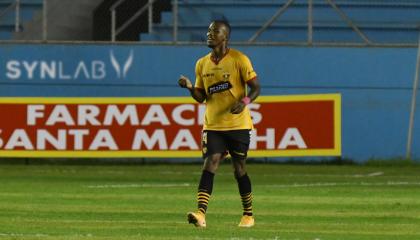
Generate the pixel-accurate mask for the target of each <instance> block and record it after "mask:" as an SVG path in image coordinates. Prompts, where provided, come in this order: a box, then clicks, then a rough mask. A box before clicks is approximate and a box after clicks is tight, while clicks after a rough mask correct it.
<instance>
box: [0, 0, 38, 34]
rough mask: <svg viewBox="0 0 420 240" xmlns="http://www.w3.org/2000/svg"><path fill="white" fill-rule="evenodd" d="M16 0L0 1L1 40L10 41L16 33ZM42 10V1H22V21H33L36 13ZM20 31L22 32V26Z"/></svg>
mask: <svg viewBox="0 0 420 240" xmlns="http://www.w3.org/2000/svg"><path fill="white" fill-rule="evenodd" d="M15 2H16V1H15V0H0V40H10V39H12V37H13V32H14V31H15V18H16V15H15V13H16V12H15V8H14V6H13V4H14V3H15ZM40 9H42V0H21V1H20V20H21V23H22V22H27V21H30V20H32V19H33V17H34V15H35V12H36V11H37V10H40ZM19 29H20V30H22V25H21V24H20V26H19Z"/></svg>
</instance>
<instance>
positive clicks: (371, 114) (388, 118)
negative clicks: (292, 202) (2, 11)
mask: <svg viewBox="0 0 420 240" xmlns="http://www.w3.org/2000/svg"><path fill="white" fill-rule="evenodd" d="M232 47H234V48H237V49H240V50H241V51H243V52H245V53H246V54H247V55H248V56H249V57H250V58H251V60H252V62H253V64H254V67H255V69H256V71H257V73H258V74H259V78H260V81H261V84H262V87H263V88H262V95H285V94H313V93H317V94H318V93H341V94H342V153H343V155H342V156H343V158H346V159H352V160H354V161H357V162H364V161H366V160H369V159H372V158H378V159H388V158H396V157H404V156H405V150H406V141H407V132H408V122H409V112H410V103H411V95H412V85H413V79H414V72H415V65H416V49H415V48H341V47H340V48H338V47H324V48H322V47H317V48H307V47H268V46H267V47H261V46H232ZM208 51H209V50H208V49H207V48H206V47H205V46H165V45H160V46H156V45H86V44H84V45H38V44H33V45H30V44H1V45H0V96H3V97H5V96H48V97H50V96H84V97H85V96H88V97H99V96H112V97H120V96H130V97H133V96H139V97H141V96H185V95H186V94H187V93H186V92H185V90H182V89H180V88H178V87H177V79H178V77H179V75H180V74H184V75H186V76H189V77H190V78H192V79H193V78H194V66H195V61H196V60H197V59H198V58H199V57H200V56H202V55H204V54H206V53H207V52H208ZM51 66H54V68H55V69H53V70H51V68H52V67H51ZM41 68H44V69H43V71H40V69H41ZM28 69H29V71H28ZM419 98H420V97H419ZM419 101H420V99H417V102H419ZM419 105H420V104H417V108H418V107H419ZM3 114H4V113H3ZM280 121H281V119H280ZM413 136H414V139H413V157H414V158H417V159H418V158H420V109H419V110H418V111H417V114H416V116H415V123H414V134H413ZM280 160H282V159H280Z"/></svg>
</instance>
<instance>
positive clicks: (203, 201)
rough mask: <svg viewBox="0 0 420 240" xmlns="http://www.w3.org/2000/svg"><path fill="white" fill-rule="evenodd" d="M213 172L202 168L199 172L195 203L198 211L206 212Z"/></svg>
mask: <svg viewBox="0 0 420 240" xmlns="http://www.w3.org/2000/svg"><path fill="white" fill-rule="evenodd" d="M213 179H214V173H212V172H209V171H206V170H204V171H203V173H202V174H201V179H200V184H199V186H198V193H197V204H198V211H200V212H201V213H203V214H206V211H207V205H208V204H209V199H210V195H211V193H212V191H213Z"/></svg>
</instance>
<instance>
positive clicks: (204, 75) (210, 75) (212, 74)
mask: <svg viewBox="0 0 420 240" xmlns="http://www.w3.org/2000/svg"><path fill="white" fill-rule="evenodd" d="M209 77H214V73H205V74H203V78H209Z"/></svg>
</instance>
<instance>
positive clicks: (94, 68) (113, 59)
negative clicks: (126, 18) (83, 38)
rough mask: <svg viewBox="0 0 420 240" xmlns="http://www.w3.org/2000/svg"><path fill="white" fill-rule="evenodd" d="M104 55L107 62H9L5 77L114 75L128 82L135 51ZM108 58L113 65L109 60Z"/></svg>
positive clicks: (62, 77) (70, 60) (72, 77)
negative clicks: (127, 78) (126, 79)
mask: <svg viewBox="0 0 420 240" xmlns="http://www.w3.org/2000/svg"><path fill="white" fill-rule="evenodd" d="M104 55H105V59H103V58H102V59H100V58H99V59H89V58H88V57H86V58H88V59H83V57H82V58H81V59H78V58H76V59H74V58H63V57H60V58H58V59H54V58H52V59H41V60H39V59H34V60H30V59H29V60H28V59H25V60H20V59H10V60H8V61H7V62H6V66H5V67H6V69H5V73H4V74H5V76H6V78H8V79H11V80H17V79H22V80H24V79H28V80H30V79H38V80H47V79H52V80H83V79H92V80H104V79H107V78H108V79H110V78H111V76H110V75H113V74H111V73H114V72H115V75H116V77H117V78H118V79H121V78H126V77H127V75H128V72H129V70H130V69H131V66H132V65H133V61H134V51H133V50H130V52H129V54H128V56H127V55H126V54H124V55H123V56H119V55H120V54H119V53H118V54H115V53H114V52H113V51H112V50H110V51H109V52H108V54H106V53H105V54H104ZM107 55H109V59H110V61H109V60H107V59H106V58H107V57H106V56H107ZM34 57H36V56H34ZM0 72H1V70H0Z"/></svg>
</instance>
